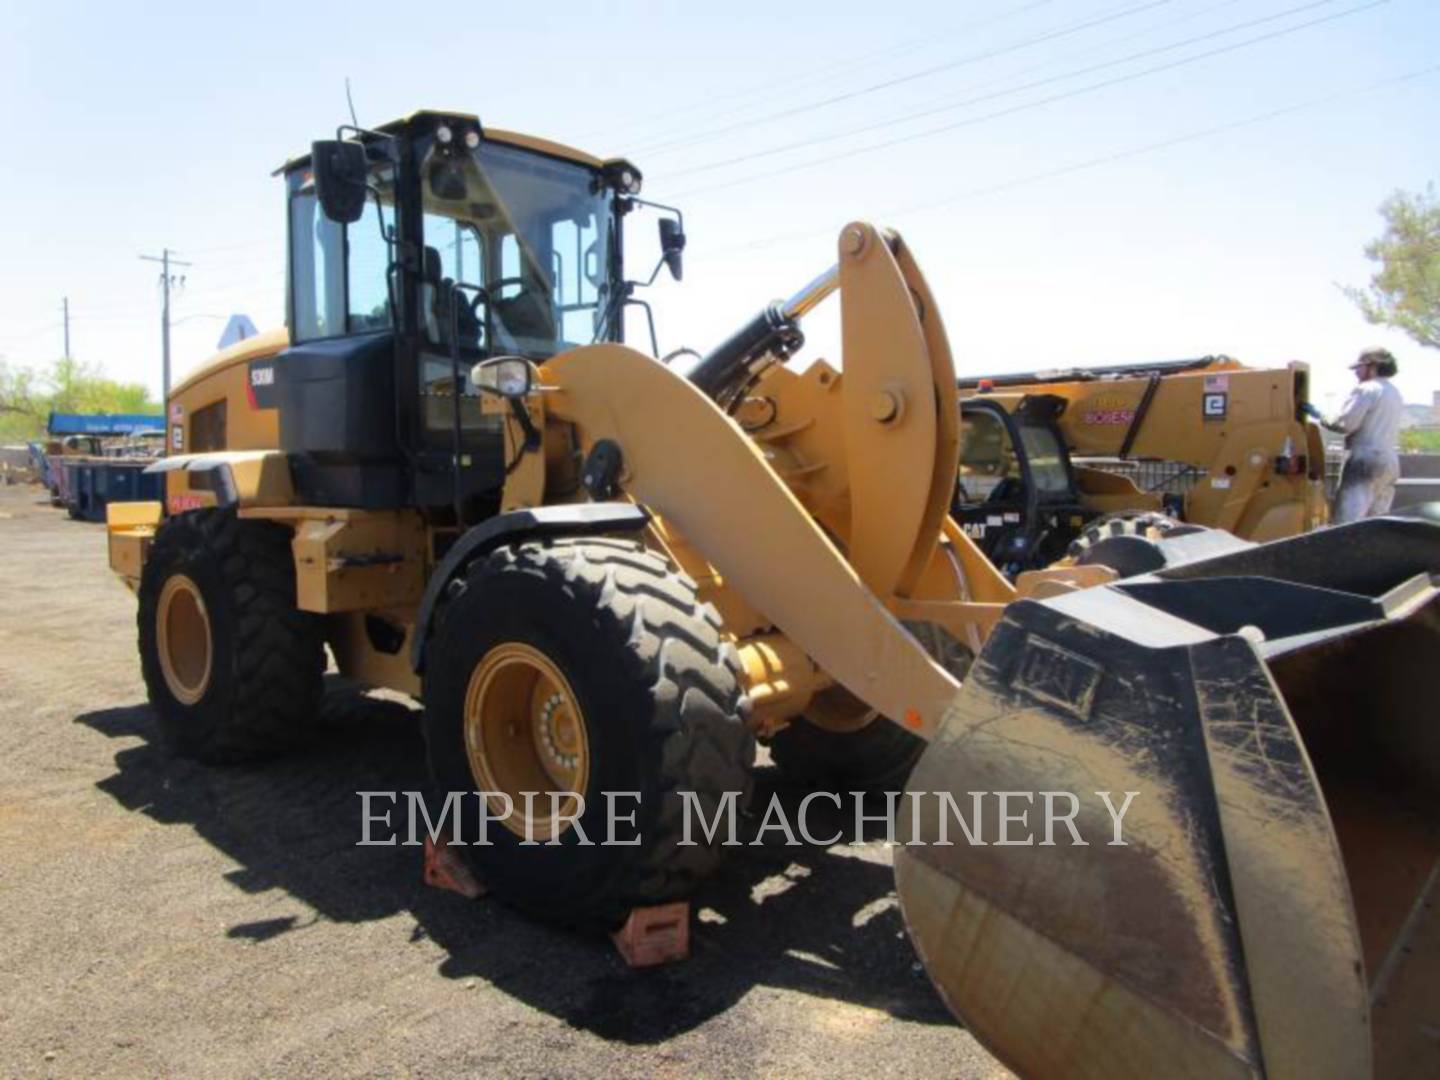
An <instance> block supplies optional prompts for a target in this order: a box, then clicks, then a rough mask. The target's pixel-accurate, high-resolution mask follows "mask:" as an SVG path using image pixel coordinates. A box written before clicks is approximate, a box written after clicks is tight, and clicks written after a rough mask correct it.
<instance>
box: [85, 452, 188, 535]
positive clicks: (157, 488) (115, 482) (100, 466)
mask: <svg viewBox="0 0 1440 1080" xmlns="http://www.w3.org/2000/svg"><path fill="white" fill-rule="evenodd" d="M152 464H154V462H153V461H152V460H151V459H149V458H133V459H130V458H88V457H87V458H68V459H63V460H62V461H61V468H62V469H63V470H64V472H65V481H64V483H63V484H62V485H61V488H62V491H63V492H64V498H65V508H66V509H67V510H69V511H70V516H71V517H72V518H76V519H77V520H82V521H104V520H105V508H106V506H108V505H109V504H110V503H112V502H143V501H146V500H150V501H155V502H159V501H160V500H161V499H162V498H163V497H164V492H165V477H164V476H163V475H162V474H160V473H146V472H145V469H146V467H147V466H149V465H152Z"/></svg>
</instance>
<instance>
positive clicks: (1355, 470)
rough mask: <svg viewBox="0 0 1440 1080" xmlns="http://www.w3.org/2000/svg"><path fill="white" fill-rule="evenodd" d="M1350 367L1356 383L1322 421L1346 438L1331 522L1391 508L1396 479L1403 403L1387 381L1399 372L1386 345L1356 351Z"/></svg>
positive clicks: (1373, 514) (1381, 512) (1360, 516)
mask: <svg viewBox="0 0 1440 1080" xmlns="http://www.w3.org/2000/svg"><path fill="white" fill-rule="evenodd" d="M1350 368H1351V370H1353V371H1354V372H1355V377H1356V378H1357V379H1358V380H1359V384H1358V385H1357V386H1356V387H1355V389H1354V390H1352V391H1351V392H1350V397H1349V398H1348V399H1347V400H1346V402H1345V407H1344V408H1343V409H1341V410H1340V415H1339V416H1337V417H1335V418H1334V419H1333V420H1329V421H1326V422H1325V426H1326V427H1328V428H1330V430H1332V431H1339V432H1341V433H1343V434H1344V436H1345V449H1346V450H1347V451H1348V453H1347V454H1346V455H1345V466H1344V468H1343V469H1341V471H1340V487H1339V488H1338V490H1336V492H1335V505H1334V507H1333V508H1332V510H1331V514H1330V519H1331V521H1332V522H1334V523H1335V524H1336V525H1343V524H1345V523H1346V522H1349V521H1359V520H1360V519H1361V518H1365V517H1374V516H1377V515H1379V514H1387V513H1389V512H1390V502H1391V500H1392V499H1394V497H1395V481H1396V480H1398V479H1399V478H1400V453H1399V446H1400V423H1401V421H1402V420H1403V419H1404V416H1405V401H1404V399H1403V398H1401V396H1400V391H1399V390H1397V389H1395V387H1394V385H1393V384H1392V383H1391V382H1390V379H1391V376H1393V375H1394V374H1395V372H1396V371H1397V370H1398V368H1397V365H1396V363H1395V357H1393V356H1391V355H1390V353H1389V351H1388V350H1386V349H1369V350H1367V351H1365V352H1363V353H1361V354H1360V357H1359V359H1357V360H1356V361H1355V362H1354V363H1353V364H1351V365H1350Z"/></svg>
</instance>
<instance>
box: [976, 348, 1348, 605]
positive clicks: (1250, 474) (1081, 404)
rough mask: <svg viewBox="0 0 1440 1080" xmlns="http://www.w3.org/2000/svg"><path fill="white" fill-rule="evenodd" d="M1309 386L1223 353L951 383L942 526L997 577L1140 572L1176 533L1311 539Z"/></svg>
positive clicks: (1321, 490)
mask: <svg viewBox="0 0 1440 1080" xmlns="http://www.w3.org/2000/svg"><path fill="white" fill-rule="evenodd" d="M1309 382H1310V373H1309V370H1308V369H1307V367H1306V365H1304V364H1300V363H1292V364H1287V365H1285V366H1283V367H1274V368H1257V367H1253V366H1250V365H1246V364H1242V363H1240V362H1239V361H1236V360H1233V359H1231V358H1229V357H1225V356H1206V357H1201V358H1199V359H1195V360H1178V361H1165V362H1161V363H1151V364H1125V365H1114V366H1107V367H1093V368H1078V369H1065V370H1052V371H1046V372H1031V373H1026V374H1008V375H991V376H970V375H967V376H964V377H962V378H961V379H960V383H959V386H960V417H961V449H960V478H959V482H958V484H957V485H956V495H955V502H954V505H953V506H952V508H951V513H952V514H953V515H954V517H955V519H956V520H957V521H958V522H960V525H961V527H962V528H963V529H964V530H965V532H966V534H967V535H969V536H970V538H971V539H973V540H974V541H975V542H976V543H977V544H979V546H980V548H981V549H982V550H983V551H984V552H985V553H986V554H987V555H988V556H990V558H991V559H992V560H993V561H994V562H995V563H996V564H997V565H999V566H1000V567H1001V568H1002V569H1003V570H1004V571H1005V572H1006V574H1007V575H1009V576H1011V577H1013V576H1014V575H1016V574H1018V573H1021V572H1023V571H1025V570H1030V569H1035V568H1038V567H1043V566H1049V565H1052V564H1054V563H1055V562H1057V561H1058V560H1060V559H1062V558H1067V557H1069V558H1075V559H1079V560H1081V561H1087V562H1094V561H1100V562H1104V563H1105V564H1106V565H1109V566H1112V567H1114V568H1116V569H1119V570H1121V571H1122V572H1128V573H1135V572H1139V571H1140V570H1144V569H1150V568H1151V564H1152V563H1153V562H1154V554H1153V552H1150V551H1149V550H1148V546H1147V545H1146V544H1145V543H1144V541H1145V540H1147V539H1148V538H1150V537H1153V536H1154V535H1156V534H1158V533H1168V532H1170V531H1172V530H1173V529H1175V528H1176V526H1177V525H1188V526H1190V527H1191V531H1193V530H1194V527H1197V526H1198V527H1204V528H1214V529H1224V530H1226V531H1227V532H1231V533H1234V534H1235V535H1236V536H1239V537H1241V538H1243V539H1246V540H1256V541H1266V540H1279V539H1282V538H1284V537H1287V536H1296V535H1299V534H1300V533H1302V532H1307V531H1309V530H1310V529H1315V528H1319V527H1320V526H1321V525H1324V524H1325V523H1326V522H1327V521H1328V519H1329V512H1328V507H1327V506H1326V502H1325V449H1324V444H1323V442H1322V441H1321V436H1320V425H1319V424H1318V423H1317V422H1316V421H1315V420H1314V419H1312V418H1311V417H1310V416H1309V415H1308V414H1307V412H1306V405H1307V403H1308V400H1309ZM1102 544H1103V545H1104V547H1103V549H1102V548H1101V547H1100V545H1102Z"/></svg>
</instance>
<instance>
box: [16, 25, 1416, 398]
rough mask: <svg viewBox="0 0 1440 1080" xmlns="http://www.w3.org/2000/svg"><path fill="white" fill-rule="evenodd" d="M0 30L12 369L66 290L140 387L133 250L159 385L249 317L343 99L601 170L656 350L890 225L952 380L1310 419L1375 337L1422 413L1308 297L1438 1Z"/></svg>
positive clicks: (149, 361) (77, 315) (1407, 114)
mask: <svg viewBox="0 0 1440 1080" xmlns="http://www.w3.org/2000/svg"><path fill="white" fill-rule="evenodd" d="M5 26H6V31H5V34H4V35H3V37H0V100H3V101H4V102H5V109H4V144H3V147H4V148H3V150H0V155H3V157H0V194H3V196H4V202H5V205H6V206H7V208H8V212H9V213H8V221H7V225H6V228H5V230H4V234H5V236H6V238H7V243H6V245H5V249H6V253H7V256H8V259H9V271H8V273H7V274H6V275H5V289H4V291H3V293H0V355H3V356H4V357H5V358H6V359H7V360H8V361H11V362H18V363H36V364H40V363H44V362H46V361H48V360H50V359H53V358H54V357H55V356H57V355H58V354H59V353H60V351H61V334H60V329H59V317H60V302H61V298H62V297H63V296H66V295H68V296H69V297H70V302H71V310H72V315H73V323H72V332H71V333H72V352H73V353H74V355H76V356H77V357H79V358H81V359H84V360H87V361H92V362H98V363H100V364H102V365H103V366H104V367H105V369H106V370H107V372H108V373H109V374H111V375H112V376H115V377H119V378H125V379H144V380H147V381H148V382H149V383H150V384H151V385H152V386H155V387H156V388H158V386H159V382H160V374H159V372H160V360H159V354H160V346H159V339H160V335H159V310H160V303H159V295H158V290H157V285H156V279H157V268H156V267H155V266H154V264H151V263H147V262H141V261H140V260H139V259H138V256H139V255H140V254H142V253H144V254H157V253H158V252H159V250H160V248H161V247H162V246H169V247H171V248H173V249H175V250H176V251H177V252H179V253H180V257H181V258H184V259H186V260H188V261H190V262H191V263H193V265H192V266H190V267H188V268H186V269H185V270H184V273H185V275H186V281H185V288H184V290H183V292H181V293H180V295H179V298H178V300H177V303H176V309H175V317H176V319H177V325H176V327H175V333H174V342H175V368H176V373H177V375H178V374H182V373H183V372H184V371H186V370H188V369H189V368H191V367H193V366H194V365H196V364H197V363H199V362H200V361H202V360H203V359H204V358H205V356H206V355H207V354H208V353H209V352H211V351H212V350H213V347H214V344H215V339H216V337H217V336H218V334H219V332H220V330H221V329H222V327H223V325H224V318H225V317H226V316H228V315H230V314H231V313H233V312H245V313H248V314H249V315H250V316H251V317H252V318H254V320H255V321H256V323H257V324H259V325H260V326H261V327H264V326H267V325H274V324H276V323H278V322H279V321H280V319H281V314H282V311H281V300H282V296H283V242H284V226H283V217H282V202H281V189H280V182H279V181H278V180H275V179H272V178H271V177H270V176H269V173H270V171H271V170H272V169H273V168H274V167H275V166H277V165H278V164H280V162H281V161H282V160H284V159H285V157H287V156H288V155H289V154H291V153H293V152H296V151H299V150H302V149H304V148H306V147H307V146H308V144H309V142H310V141H311V140H312V139H314V138H320V137H328V135H329V133H331V132H333V130H334V128H335V126H336V124H338V123H340V122H342V121H344V120H345V119H346V110H345V97H344V78H345V76H347V75H348V76H350V77H351V79H352V81H353V85H354V93H355V103H356V107H357V109H358V111H359V118H360V120H361V122H362V123H364V124H377V123H380V122H383V121H385V120H388V119H391V118H394V117H396V116H399V115H402V114H404V113H407V112H410V111H412V110H413V109H416V108H422V107H431V108H442V107H443V108H455V109H462V110H464V111H468V112H475V113H478V114H479V115H480V117H481V119H482V121H483V122H485V123H489V124H493V125H494V126H497V127H506V128H512V129H518V130H521V131H528V132H531V133H534V134H539V135H545V136H548V137H551V138H554V139H557V140H559V141H562V142H569V143H572V144H574V145H577V146H580V147H583V148H585V149H588V150H591V151H592V152H595V153H597V154H601V155H622V154H623V155H626V156H628V157H630V158H632V160H634V161H635V162H636V163H637V164H638V165H639V166H640V168H641V169H642V170H643V171H644V173H645V177H646V189H645V194H646V195H647V196H649V197H650V198H653V199H657V200H659V201H662V202H669V201H674V202H678V203H679V204H680V205H681V206H682V207H683V209H684V211H685V215H686V225H687V231H688V233H689V236H690V246H689V249H688V251H687V253H686V260H687V262H686V280H685V282H684V283H683V284H682V285H678V286H677V285H672V284H670V283H668V280H665V283H664V284H661V285H657V286H656V288H655V289H653V290H652V291H651V295H650V297H649V298H650V299H651V301H652V302H653V303H654V304H655V305H656V308H657V315H658V318H659V322H660V337H661V348H662V351H668V350H670V349H673V348H675V347H678V346H680V345H690V346H693V347H696V348H699V349H702V350H703V349H704V348H706V347H708V346H709V345H711V344H713V343H715V342H716V341H717V340H719V339H720V338H721V337H723V336H724V335H725V334H726V333H727V332H728V331H729V330H731V329H733V328H734V327H735V326H736V325H738V324H739V323H740V322H741V321H743V320H744V319H746V318H748V317H749V316H750V315H751V314H752V313H753V312H754V311H755V310H756V309H757V308H758V307H759V305H760V304H762V303H763V302H764V301H766V300H768V299H771V298H773V297H776V296H781V295H785V294H788V293H789V292H791V291H793V290H794V289H795V288H797V287H798V286H800V285H801V284H803V283H804V282H805V281H806V280H808V278H810V277H811V276H813V274H815V273H817V272H818V271H820V270H822V269H823V268H824V267H825V266H826V265H828V264H829V263H830V262H831V261H833V258H834V242H835V235H836V234H837V233H838V230H839V228H840V227H841V226H842V225H843V224H844V223H845V222H846V221H847V220H850V219H852V218H857V217H864V218H869V219H872V220H875V221H877V222H880V223H883V224H889V225H893V226H895V227H897V228H899V229H900V230H901V231H902V232H903V233H904V234H905V236H906V239H907V240H908V242H909V243H910V246H911V247H912V249H913V250H914V251H915V252H916V254H917V256H918V257H919V259H920V261H921V264H922V266H923V267H924V268H925V271H926V273H927V276H928V277H929V279H930V283H931V285H932V287H933V288H934V289H935V291H936V293H937V294H938V296H939V299H940V302H941V304H942V305H943V311H944V317H945V321H946V325H947V328H948V329H949V332H950V337H951V341H952V345H953V346H954V349H955V353H956V358H957V363H958V366H959V367H960V368H961V369H962V370H966V371H970V372H981V371H1003V370H1017V369H1025V368H1033V367H1045V366H1052V365H1059V364H1070V363H1085V362H1122V361H1140V360H1147V359H1156V358H1167V357H1181V356H1197V355H1203V354H1205V353H1212V352H1226V353H1230V354H1232V355H1235V356H1238V357H1240V358H1241V359H1245V360H1250V361H1253V362H1257V363H1271V362H1283V361H1286V360H1290V359H1302V360H1306V361H1308V362H1310V363H1311V364H1312V365H1313V366H1314V367H1315V369H1316V371H1317V383H1318V386H1319V389H1320V398H1321V400H1322V402H1327V401H1328V402H1333V400H1334V398H1335V396H1336V395H1337V394H1338V392H1339V391H1341V390H1342V389H1343V388H1344V387H1345V386H1346V385H1348V380H1349V376H1348V374H1347V373H1346V372H1345V371H1344V366H1345V364H1346V363H1348V361H1349V360H1350V359H1351V358H1352V357H1353V355H1354V354H1355V353H1356V352H1357V351H1358V349H1359V348H1361V347H1362V346H1365V345H1368V344H1371V343H1381V344H1385V345H1388V346H1389V347H1391V348H1392V349H1393V350H1394V351H1395V352H1396V354H1397V355H1398V357H1399V358H1400V362H1401V366H1402V375H1401V380H1400V382H1401V386H1402V388H1403V389H1404V391H1405V393H1406V396H1407V398H1408V399H1409V400H1411V401H1429V400H1430V398H1431V394H1432V393H1433V392H1434V391H1435V390H1437V389H1440V356H1437V355H1436V354H1435V353H1434V352H1433V351H1431V352H1428V353H1427V352H1425V351H1422V350H1421V349H1420V348H1419V347H1418V346H1416V345H1414V344H1412V343H1411V342H1410V341H1409V340H1408V339H1406V338H1404V337H1403V336H1401V335H1398V334H1393V333H1388V332H1385V331H1382V330H1380V329H1378V328H1375V327H1371V326H1369V325H1367V324H1366V323H1365V322H1364V320H1363V319H1362V318H1361V317H1360V316H1359V315H1358V314H1357V313H1356V312H1355V310H1354V309H1353V307H1352V306H1351V305H1350V303H1349V302H1348V301H1347V300H1346V299H1345V298H1344V297H1343V296H1342V295H1341V294H1340V292H1339V291H1338V289H1337V286H1336V283H1337V282H1340V283H1354V284H1361V283H1363V282H1364V281H1365V280H1366V279H1367V278H1368V274H1369V264H1368V263H1367V262H1366V260H1365V259H1364V257H1363V255H1362V252H1361V249H1362V247H1363V245H1364V243H1365V242H1366V241H1367V240H1368V239H1370V238H1371V237H1372V236H1373V235H1374V234H1375V233H1376V232H1377V231H1378V229H1379V218H1378V216H1377V214H1376V207H1377V205H1378V204H1379V202H1380V201H1381V199H1383V198H1384V197H1385V196H1386V195H1387V194H1388V193H1389V192H1390V191H1392V190H1394V189H1395V188H1397V187H1399V188H1408V189H1417V188H1421V187H1423V186H1424V185H1425V184H1426V183H1428V182H1431V181H1434V180H1435V179H1436V178H1437V176H1440V138H1437V132H1440V123H1437V109H1436V100H1437V92H1440V71H1437V70H1435V69H1436V65H1440V2H1437V0H1389V2H1384V0H1381V2H1378V3H1377V2H1371V0H1319V2H1316V0H1228V2H1226V0H963V2H962V0H952V2H948V3H945V2H940V3H932V2H929V0H907V2H905V3H893V4H874V3H863V4H860V3H843V2H837V0H828V2H811V0H804V2H795V0H791V2H787V3H773V2H771V3H759V2H754V0H729V2H727V3H724V4H706V5H700V4H694V3H683V4H682V3H674V4H658V3H655V4H646V3H620V2H615V3H593V4H584V3H566V2H557V3H553V4H548V5H543V6H542V5H538V4H524V5H521V4H495V3H488V4H474V5H468V6H464V5H462V6H458V7H457V6H455V5H442V6H434V5H421V6H418V7H408V6H402V5H395V4H365V3H347V4H345V5H320V4H315V5H308V4H296V3H293V2H292V3H285V4H275V3H269V2H265V0H252V2H249V3H245V4H225V5H208V4H204V3H194V2H191V3H186V4H168V3H154V4H147V5H144V7H143V8H142V7H141V6H140V5H117V4H108V3H107V4H99V3H91V4H76V3H67V2H47V3H28V2H27V3H19V4H16V3H14V2H13V0H12V2H10V3H7V4H6V5H5ZM1422 72H1423V73H1424V74H1418V73H1422ZM1409 75H1416V77H1414V78H1410V79H1408V80H1404V81H1401V80H1403V78H1404V77H1405V76H1409ZM796 144H801V145H798V146H797V145H796ZM652 228H653V225H652V224H651V222H650V221H649V220H645V221H644V234H643V235H641V236H639V237H637V238H636V239H635V240H634V241H633V242H632V249H631V250H632V252H634V253H635V257H634V260H633V262H632V266H631V270H632V273H634V274H636V275H638V276H643V275H645V274H648V272H649V265H648V262H649V260H650V258H651V257H652V255H653V252H654V247H655V245H654V240H653V237H652V236H651V234H650V230H651V229H652ZM641 263H645V264H646V265H643V266H642V265H641ZM811 340H812V342H816V343H818V344H819V345H821V346H829V347H830V348H833V347H834V329H833V324H827V323H826V322H825V321H824V320H821V321H820V322H819V325H817V326H816V327H814V328H813V332H812V336H811Z"/></svg>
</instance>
